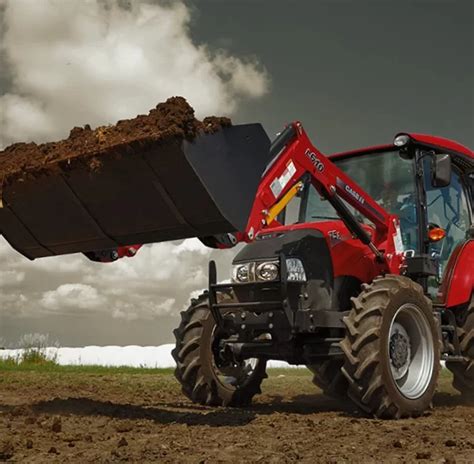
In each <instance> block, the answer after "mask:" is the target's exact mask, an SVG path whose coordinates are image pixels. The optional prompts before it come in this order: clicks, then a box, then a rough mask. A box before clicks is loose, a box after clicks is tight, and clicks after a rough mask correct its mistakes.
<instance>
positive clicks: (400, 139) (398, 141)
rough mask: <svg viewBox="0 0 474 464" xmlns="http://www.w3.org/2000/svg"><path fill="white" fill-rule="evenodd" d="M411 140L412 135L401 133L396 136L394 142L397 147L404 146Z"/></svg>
mask: <svg viewBox="0 0 474 464" xmlns="http://www.w3.org/2000/svg"><path fill="white" fill-rule="evenodd" d="M409 141H410V136H409V135H407V134H400V135H397V136H396V137H395V140H394V141H393V144H394V145H395V146H396V147H404V146H405V145H407V144H408V142H409Z"/></svg>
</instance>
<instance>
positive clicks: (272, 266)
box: [173, 122, 474, 418]
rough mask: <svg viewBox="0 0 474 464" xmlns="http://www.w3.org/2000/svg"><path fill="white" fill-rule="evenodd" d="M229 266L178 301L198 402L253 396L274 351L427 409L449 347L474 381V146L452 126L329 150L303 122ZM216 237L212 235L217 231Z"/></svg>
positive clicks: (180, 373)
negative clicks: (186, 302)
mask: <svg viewBox="0 0 474 464" xmlns="http://www.w3.org/2000/svg"><path fill="white" fill-rule="evenodd" d="M270 155H271V161H270V163H269V165H268V166H267V167H266V171H265V173H264V175H263V177H262V179H261V182H260V184H259V187H258V190H257V194H256V197H255V201H254V203H253V206H252V209H251V212H250V216H249V221H248V224H247V227H246V230H245V233H240V234H236V235H233V236H232V237H231V238H230V239H229V237H225V236H221V237H205V238H204V239H203V242H204V243H206V244H210V245H212V244H214V246H221V247H225V246H227V245H228V244H229V243H237V242H240V241H244V242H248V243H247V244H246V245H245V246H244V247H243V248H241V249H240V251H239V252H238V253H237V254H236V256H235V258H234V260H233V269H232V279H231V282H229V283H218V278H217V273H216V267H215V264H214V262H211V263H210V266H209V288H208V289H207V290H206V291H205V292H204V293H203V294H202V295H201V296H200V297H199V298H197V299H195V300H193V301H192V303H191V306H190V307H189V308H188V309H187V310H186V311H184V312H182V313H181V324H180V326H179V327H178V328H177V329H176V330H175V331H174V334H175V337H176V348H175V349H174V351H173V356H174V359H175V361H176V364H177V368H176V377H177V379H178V380H179V382H180V383H181V385H182V390H183V392H184V394H185V395H186V396H188V397H189V398H190V399H191V400H192V401H194V402H197V403H201V404H206V405H221V406H243V405H247V404H249V403H250V401H251V400H252V397H253V396H254V395H255V394H256V393H259V392H260V384H261V382H262V380H263V379H264V378H265V377H266V374H265V364H266V361H267V360H269V359H278V360H284V361H287V362H288V363H290V364H296V365H298V364H302V365H306V366H307V367H308V368H309V369H310V370H311V371H312V373H313V375H314V377H313V382H314V383H315V384H316V385H317V386H318V387H319V388H320V389H322V391H323V392H324V393H325V394H327V395H329V396H332V397H336V398H345V397H349V398H350V399H351V400H352V401H353V402H354V403H355V404H356V405H357V406H358V407H359V408H360V409H361V410H362V411H364V412H365V413H368V414H370V415H373V416H376V417H380V418H402V417H409V416H419V415H421V414H422V413H423V412H424V411H425V410H426V409H427V408H428V407H430V404H431V402H432V398H433V395H434V392H435V389H436V384H437V379H438V373H439V370H440V361H441V360H444V361H446V366H447V367H448V369H450V370H451V371H452V373H453V375H454V387H455V388H456V389H457V390H459V391H460V392H461V394H462V395H465V396H466V397H467V398H472V397H473V395H474V296H473V295H474V293H473V287H474V227H473V212H472V204H473V200H474V198H473V192H474V157H473V153H472V152H471V151H470V150H468V149H466V148H465V147H463V146H461V145H459V144H457V143H454V142H451V141H449V140H446V139H442V138H438V137H431V136H426V135H420V134H405V133H402V134H398V135H397V136H396V137H395V139H394V141H393V144H389V145H383V146H377V147H372V148H367V149H362V150H356V151H351V152H348V153H347V152H346V153H338V154H334V155H331V156H329V157H325V156H323V155H322V154H321V153H320V152H319V151H318V150H317V149H316V148H315V147H314V146H312V144H311V143H310V141H309V139H308V137H307V135H306V133H305V131H304V130H303V128H302V126H301V124H300V123H299V122H295V123H293V124H291V125H289V126H288V127H287V128H286V129H285V130H284V131H283V132H282V133H281V134H280V135H279V137H278V138H277V139H276V140H275V141H274V143H273V144H272V146H271V149H270ZM213 240H214V243H213Z"/></svg>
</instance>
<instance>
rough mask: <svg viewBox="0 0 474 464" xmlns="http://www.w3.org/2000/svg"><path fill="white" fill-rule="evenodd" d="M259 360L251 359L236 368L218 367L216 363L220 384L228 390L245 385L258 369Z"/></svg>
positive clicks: (215, 368)
mask: <svg viewBox="0 0 474 464" xmlns="http://www.w3.org/2000/svg"><path fill="white" fill-rule="evenodd" d="M257 364H258V359H257V358H250V359H246V360H244V361H242V362H241V363H238V364H236V365H234V366H225V367H217V366H216V364H215V363H214V372H215V374H216V377H217V379H218V380H219V382H220V383H221V384H222V385H224V386H225V387H228V388H238V387H241V386H242V385H245V383H246V382H247V380H248V379H250V377H252V375H253V373H254V372H255V369H256V368H257Z"/></svg>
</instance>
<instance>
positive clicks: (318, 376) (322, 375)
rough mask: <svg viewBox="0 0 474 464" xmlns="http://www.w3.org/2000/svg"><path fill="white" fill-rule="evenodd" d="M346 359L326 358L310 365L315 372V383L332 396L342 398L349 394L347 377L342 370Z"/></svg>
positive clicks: (327, 394)
mask: <svg viewBox="0 0 474 464" xmlns="http://www.w3.org/2000/svg"><path fill="white" fill-rule="evenodd" d="M343 363H344V361H341V360H340V359H326V360H324V361H321V362H319V363H317V364H311V365H308V366H307V367H308V369H309V370H310V371H311V372H312V373H313V383H314V385H316V386H317V387H318V388H320V389H321V390H322V392H323V393H324V394H325V395H326V396H329V397H331V398H336V399H341V398H345V397H346V396H347V385H348V383H347V379H346V377H345V376H344V375H343V373H342V372H341V367H342V365H343Z"/></svg>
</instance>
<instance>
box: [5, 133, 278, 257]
mask: <svg viewBox="0 0 474 464" xmlns="http://www.w3.org/2000/svg"><path fill="white" fill-rule="evenodd" d="M269 148H270V141H269V139H268V137H267V135H266V133H265V131H264V129H263V128H262V126H261V125H260V124H247V125H239V126H231V127H226V128H223V129H221V130H219V131H218V132H216V133H214V134H205V135H200V136H199V137H197V138H196V139H195V140H194V141H193V142H192V143H190V142H187V141H181V140H176V139H174V140H168V141H163V142H155V143H154V144H152V145H148V146H145V147H143V146H142V148H140V145H139V144H135V145H132V146H128V147H126V149H121V150H120V151H117V152H116V153H111V154H107V155H103V156H101V157H100V162H101V166H100V167H99V168H98V169H96V170H92V169H91V167H90V166H88V165H87V164H86V163H84V162H81V161H73V162H71V163H68V162H67V161H65V162H60V163H59V164H58V167H59V169H57V170H54V171H52V170H44V171H42V172H40V173H38V174H37V175H35V176H34V177H32V176H31V175H30V176H29V177H26V178H24V179H18V180H15V181H13V182H11V183H9V184H7V185H5V186H4V189H3V198H2V200H3V207H2V208H1V209H0V230H1V233H2V234H3V235H4V236H5V238H6V239H7V241H8V242H9V243H10V244H11V245H12V247H13V248H15V249H16V250H17V251H19V252H20V253H22V254H23V255H25V256H27V257H28V258H30V259H34V258H38V257H42V256H51V255H61V254H68V253H77V252H87V251H95V250H101V249H107V248H114V247H116V246H120V245H132V244H138V243H153V242H162V241H166V240H178V239H183V238H188V237H202V236H209V235H218V234H222V233H225V232H233V231H243V230H245V226H246V224H247V220H248V216H249V213H250V209H251V207H252V204H253V200H254V197H255V193H256V191H257V188H258V185H259V183H260V179H261V175H262V173H263V172H264V170H265V167H266V165H267V163H268V162H269V161H270V159H269V158H270V153H269Z"/></svg>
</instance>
